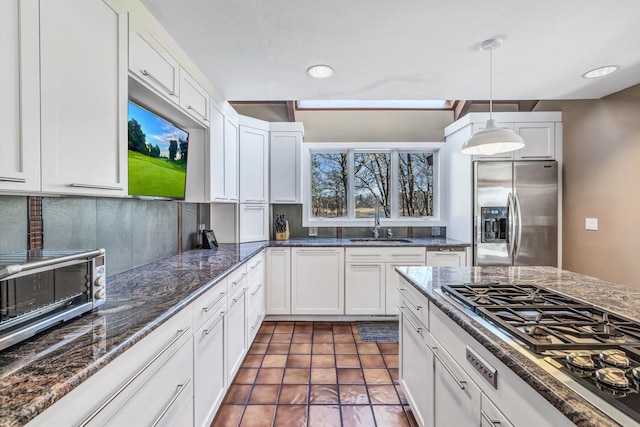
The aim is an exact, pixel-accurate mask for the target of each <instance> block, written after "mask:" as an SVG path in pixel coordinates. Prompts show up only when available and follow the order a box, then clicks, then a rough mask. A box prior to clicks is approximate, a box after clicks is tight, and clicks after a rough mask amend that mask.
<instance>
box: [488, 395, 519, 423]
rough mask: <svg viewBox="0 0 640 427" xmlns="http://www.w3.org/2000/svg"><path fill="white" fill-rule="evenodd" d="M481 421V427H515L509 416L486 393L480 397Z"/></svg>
mask: <svg viewBox="0 0 640 427" xmlns="http://www.w3.org/2000/svg"><path fill="white" fill-rule="evenodd" d="M480 423H481V424H480V426H481V427H513V424H511V423H510V422H509V420H508V419H507V417H505V416H504V414H503V413H502V412H500V410H499V409H498V408H497V407H496V405H494V404H493V402H491V401H490V400H489V398H488V397H487V396H486V395H484V394H483V395H482V396H481V397H480Z"/></svg>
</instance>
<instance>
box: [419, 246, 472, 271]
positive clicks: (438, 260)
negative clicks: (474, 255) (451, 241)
mask: <svg viewBox="0 0 640 427" xmlns="http://www.w3.org/2000/svg"><path fill="white" fill-rule="evenodd" d="M466 265H467V253H466V251H465V250H461V251H459V250H446V249H445V250H441V251H427V266H430V267H466Z"/></svg>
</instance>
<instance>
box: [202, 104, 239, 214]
mask: <svg viewBox="0 0 640 427" xmlns="http://www.w3.org/2000/svg"><path fill="white" fill-rule="evenodd" d="M209 134H210V136H211V138H210V139H211V149H210V154H211V158H210V162H209V164H210V165H211V166H210V168H211V169H210V172H211V201H212V202H237V201H238V140H239V137H240V126H239V125H238V118H237V115H235V114H232V112H229V111H226V110H225V111H224V112H223V109H222V108H220V107H219V106H218V105H217V104H216V103H215V102H214V101H213V100H211V125H210V127H209Z"/></svg>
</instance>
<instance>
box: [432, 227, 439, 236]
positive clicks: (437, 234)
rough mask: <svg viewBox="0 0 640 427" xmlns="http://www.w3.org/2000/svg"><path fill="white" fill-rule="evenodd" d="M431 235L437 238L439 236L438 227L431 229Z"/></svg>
mask: <svg viewBox="0 0 640 427" xmlns="http://www.w3.org/2000/svg"><path fill="white" fill-rule="evenodd" d="M431 235H432V236H439V235H440V227H431Z"/></svg>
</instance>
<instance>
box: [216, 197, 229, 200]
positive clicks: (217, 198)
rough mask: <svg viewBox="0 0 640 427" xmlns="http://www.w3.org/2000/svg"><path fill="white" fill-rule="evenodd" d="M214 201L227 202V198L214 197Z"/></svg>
mask: <svg viewBox="0 0 640 427" xmlns="http://www.w3.org/2000/svg"><path fill="white" fill-rule="evenodd" d="M213 199H214V200H229V199H228V198H227V197H214V198H213Z"/></svg>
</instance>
